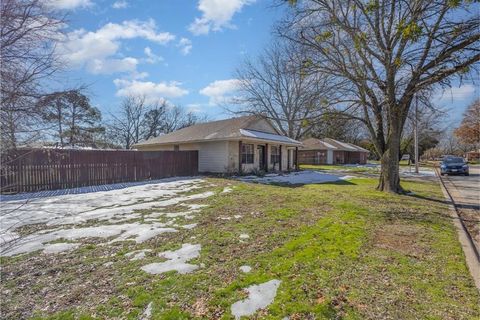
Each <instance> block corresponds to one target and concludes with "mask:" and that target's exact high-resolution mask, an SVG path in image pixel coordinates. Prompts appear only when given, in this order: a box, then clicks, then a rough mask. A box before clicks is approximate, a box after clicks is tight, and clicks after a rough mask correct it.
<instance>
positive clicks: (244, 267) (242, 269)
mask: <svg viewBox="0 0 480 320" xmlns="http://www.w3.org/2000/svg"><path fill="white" fill-rule="evenodd" d="M238 269H240V271H242V272H243V273H249V272H250V271H252V267H250V266H240V268H238Z"/></svg>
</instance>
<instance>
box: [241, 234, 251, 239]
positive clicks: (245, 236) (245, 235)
mask: <svg viewBox="0 0 480 320" xmlns="http://www.w3.org/2000/svg"><path fill="white" fill-rule="evenodd" d="M248 238H250V236H249V235H248V234H246V233H242V234H241V235H240V239H248Z"/></svg>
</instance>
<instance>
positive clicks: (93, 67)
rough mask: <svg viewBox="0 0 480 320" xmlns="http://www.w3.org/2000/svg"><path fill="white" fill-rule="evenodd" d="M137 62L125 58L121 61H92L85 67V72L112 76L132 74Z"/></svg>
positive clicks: (133, 59)
mask: <svg viewBox="0 0 480 320" xmlns="http://www.w3.org/2000/svg"><path fill="white" fill-rule="evenodd" d="M137 64H138V60H137V59H135V58H131V57H127V58H123V59H94V60H92V61H91V62H89V63H88V65H87V70H88V71H89V72H90V73H93V74H112V73H117V72H134V71H135V70H136V69H137Z"/></svg>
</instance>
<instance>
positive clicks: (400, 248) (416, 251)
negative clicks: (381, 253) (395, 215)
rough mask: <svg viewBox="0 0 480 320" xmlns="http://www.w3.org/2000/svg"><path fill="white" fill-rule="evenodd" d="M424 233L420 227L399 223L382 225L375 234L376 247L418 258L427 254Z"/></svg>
mask: <svg viewBox="0 0 480 320" xmlns="http://www.w3.org/2000/svg"><path fill="white" fill-rule="evenodd" d="M424 237H425V232H424V230H423V229H422V228H421V227H418V226H415V225H405V224H400V223H395V224H387V225H383V226H382V229H380V230H377V231H376V232H375V238H374V243H375V246H376V247H379V248H383V249H389V250H394V251H397V252H400V253H402V254H404V255H407V256H411V257H415V258H420V257H424V256H425V255H427V254H428V247H427V245H426V244H424V243H423V241H422V239H423V238H424Z"/></svg>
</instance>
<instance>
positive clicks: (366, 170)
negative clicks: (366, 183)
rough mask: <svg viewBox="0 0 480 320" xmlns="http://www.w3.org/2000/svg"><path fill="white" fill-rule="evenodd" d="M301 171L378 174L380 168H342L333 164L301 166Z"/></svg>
mask: <svg viewBox="0 0 480 320" xmlns="http://www.w3.org/2000/svg"><path fill="white" fill-rule="evenodd" d="M300 168H301V169H304V170H321V171H340V172H352V173H379V172H380V167H379V166H378V167H374V166H371V167H368V166H353V165H352V166H344V165H334V164H302V165H300Z"/></svg>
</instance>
